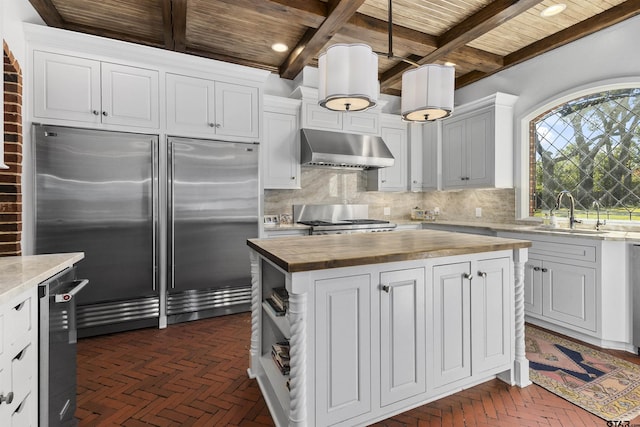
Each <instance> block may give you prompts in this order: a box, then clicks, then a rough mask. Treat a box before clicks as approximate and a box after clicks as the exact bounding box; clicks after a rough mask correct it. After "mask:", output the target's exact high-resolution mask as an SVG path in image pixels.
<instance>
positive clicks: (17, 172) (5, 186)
mask: <svg viewBox="0 0 640 427" xmlns="http://www.w3.org/2000/svg"><path fill="white" fill-rule="evenodd" d="M2 47H3V51H4V55H3V56H4V151H5V156H4V160H5V164H6V165H7V166H9V169H0V256H12V255H21V252H22V249H21V247H20V237H21V232H22V188H21V186H22V183H21V179H22V178H21V175H22V71H21V70H20V65H19V64H18V62H17V61H16V59H15V58H14V56H13V54H12V53H11V51H10V50H9V47H8V46H7V44H6V43H4V42H3V45H2Z"/></svg>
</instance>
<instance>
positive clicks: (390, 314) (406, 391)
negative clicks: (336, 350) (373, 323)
mask: <svg viewBox="0 0 640 427" xmlns="http://www.w3.org/2000/svg"><path fill="white" fill-rule="evenodd" d="M380 283H381V285H382V290H381V291H380V352H381V353H380V394H381V395H380V399H381V400H380V404H381V405H382V406H386V405H389V404H391V403H394V402H398V401H401V400H403V399H407V398H409V397H411V396H415V395H417V394H420V393H424V392H425V391H426V383H425V381H426V376H425V365H426V361H425V357H426V356H425V355H426V350H425V349H426V332H425V298H424V295H425V293H424V292H425V269H424V268H414V269H409V270H399V271H388V272H383V273H381V274H380Z"/></svg>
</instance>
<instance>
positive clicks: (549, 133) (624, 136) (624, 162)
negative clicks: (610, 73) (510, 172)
mask: <svg viewBox="0 0 640 427" xmlns="http://www.w3.org/2000/svg"><path fill="white" fill-rule="evenodd" d="M531 129H532V133H533V134H532V135H531V136H532V138H533V150H534V153H532V154H533V155H534V156H535V157H534V160H535V170H534V171H531V174H532V180H533V182H534V185H532V188H531V190H530V191H531V198H530V200H531V209H530V210H531V212H533V214H534V215H536V216H540V215H542V214H543V213H547V212H548V211H549V210H550V209H552V208H554V206H555V200H556V195H557V194H558V193H559V192H560V191H563V190H568V191H569V192H571V194H572V195H573V196H574V198H575V200H576V216H577V217H581V218H595V217H596V209H595V208H596V204H599V205H600V209H601V218H602V219H607V218H608V219H612V220H635V221H640V88H629V89H620V90H612V91H608V92H600V93H594V94H591V95H588V96H584V97H581V98H578V99H574V100H572V101H569V102H567V103H565V104H562V105H559V106H558V107H556V108H554V109H552V110H551V111H548V112H546V113H544V114H542V115H541V116H539V117H538V118H536V119H534V120H533V121H532V127H531ZM565 203H567V205H566V206H567V207H568V201H566V202H565V201H563V206H562V207H560V209H559V211H558V213H557V214H558V215H561V216H564V215H566V213H567V208H566V207H565Z"/></svg>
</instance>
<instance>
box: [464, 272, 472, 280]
mask: <svg viewBox="0 0 640 427" xmlns="http://www.w3.org/2000/svg"><path fill="white" fill-rule="evenodd" d="M462 277H464V278H465V279H469V280H473V276H472V275H471V274H469V273H464V274H463V275H462Z"/></svg>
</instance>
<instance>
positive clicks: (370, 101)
mask: <svg viewBox="0 0 640 427" xmlns="http://www.w3.org/2000/svg"><path fill="white" fill-rule="evenodd" d="M318 79H319V81H318V98H319V101H318V103H319V104H320V105H321V106H322V107H325V108H327V109H329V110H334V111H362V110H366V109H368V108H371V107H374V106H375V105H376V104H377V102H378V91H379V86H378V56H377V55H376V54H375V53H373V51H372V50H371V48H370V47H369V46H367V45H366V44H334V45H332V46H330V47H329V48H328V49H327V50H326V51H325V52H324V53H322V54H321V55H320V56H319V57H318Z"/></svg>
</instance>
